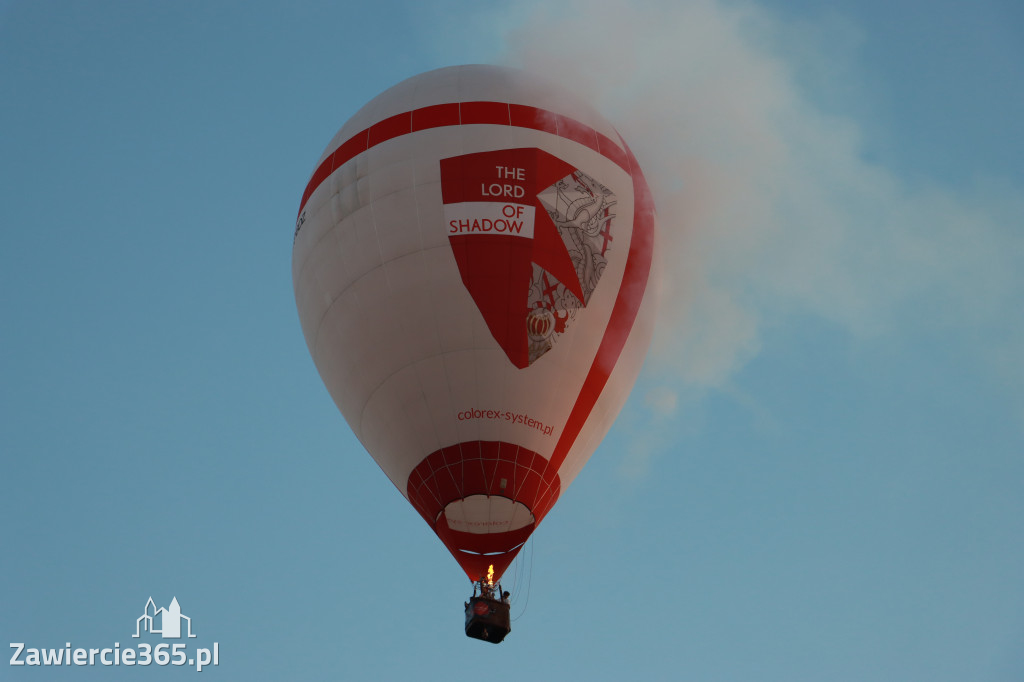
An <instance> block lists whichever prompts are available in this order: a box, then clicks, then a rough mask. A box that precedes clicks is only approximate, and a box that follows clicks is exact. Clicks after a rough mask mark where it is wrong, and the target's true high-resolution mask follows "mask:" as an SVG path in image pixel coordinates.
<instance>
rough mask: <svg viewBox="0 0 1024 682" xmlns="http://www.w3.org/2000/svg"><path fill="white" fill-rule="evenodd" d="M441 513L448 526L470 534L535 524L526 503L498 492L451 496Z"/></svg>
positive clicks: (518, 528) (499, 531)
mask: <svg viewBox="0 0 1024 682" xmlns="http://www.w3.org/2000/svg"><path fill="white" fill-rule="evenodd" d="M441 514H442V515H443V516H444V518H445V520H446V522H447V523H448V527H449V528H450V529H451V530H455V531H459V532H460V533H469V534H471V535H485V534H491V533H504V532H508V531H515V530H520V529H522V528H525V527H526V526H531V525H534V524H535V519H534V518H533V513H532V512H531V511H530V509H529V508H528V507H527V506H526V505H525V504H523V503H522V502H518V501H516V500H512V499H509V498H507V497H503V496H500V495H469V496H468V497H464V498H462V499H459V500H453V501H452V502H449V503H448V504H447V505H445V508H444V510H443V511H442V512H441ZM439 517H440V515H439ZM438 520H440V518H439V519H438Z"/></svg>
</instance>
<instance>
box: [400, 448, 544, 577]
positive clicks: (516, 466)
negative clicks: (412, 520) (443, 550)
mask: <svg viewBox="0 0 1024 682" xmlns="http://www.w3.org/2000/svg"><path fill="white" fill-rule="evenodd" d="M560 491H561V484H560V481H559V478H558V473H557V471H555V470H554V469H552V468H551V467H549V466H548V461H547V459H545V458H544V457H542V456H541V455H538V454H537V453H535V452H533V451H531V450H528V449H526V448H523V447H520V446H518V445H512V444H510V443H503V442H498V441H469V442H466V443H459V444H458V445H453V446H450V447H447V448H442V449H440V450H437V451H435V452H433V453H431V454H430V455H428V456H427V457H426V458H425V459H424V460H423V461H421V462H420V463H419V464H418V465H417V466H416V468H415V469H413V471H412V473H411V474H409V481H408V484H407V494H408V497H409V502H411V503H412V505H413V507H415V508H416V511H418V512H419V513H420V516H422V517H423V519H424V520H425V521H426V522H427V523H428V524H430V527H431V528H433V529H434V532H435V533H437V536H438V537H439V538H440V539H441V541H442V542H443V543H444V544H445V546H446V547H447V548H448V551H450V552H451V553H452V556H454V557H455V560H456V561H458V562H459V565H460V566H462V569H463V570H464V571H465V572H466V575H467V576H469V579H470V580H472V581H477V580H480V579H481V578H483V577H486V575H487V572H488V568H489V567H491V566H493V567H494V578H495V579H498V578H500V577H501V575H502V573H504V572H505V569H507V568H508V566H509V564H511V563H512V560H513V559H514V558H515V557H516V554H518V553H519V550H520V548H521V547H522V545H523V543H525V542H526V540H527V539H528V538H529V537H530V534H531V533H532V532H533V530H534V529H535V528H536V527H537V524H539V523H540V521H541V519H543V518H544V516H545V515H546V514H547V513H548V511H550V509H551V507H552V505H554V503H555V500H557V499H558V495H559V492H560ZM473 495H486V496H489V497H490V496H497V497H504V498H507V499H509V500H512V501H513V502H518V503H520V504H522V505H524V506H525V507H526V508H527V509H529V511H530V513H532V515H533V522H532V523H530V524H528V525H526V526H524V527H522V528H518V529H515V530H508V531H498V532H488V533H470V532H465V531H461V530H456V529H454V528H452V527H451V526H450V524H449V523H448V519H447V518H446V517H445V514H444V510H445V507H447V506H448V505H449V504H450V503H452V502H456V501H458V500H464V499H466V498H468V497H471V496H473Z"/></svg>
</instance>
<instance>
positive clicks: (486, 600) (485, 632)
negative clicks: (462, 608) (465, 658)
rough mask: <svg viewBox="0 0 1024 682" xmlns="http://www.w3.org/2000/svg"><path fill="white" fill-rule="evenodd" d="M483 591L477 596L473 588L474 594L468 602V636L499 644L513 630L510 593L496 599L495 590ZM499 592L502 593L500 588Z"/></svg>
mask: <svg viewBox="0 0 1024 682" xmlns="http://www.w3.org/2000/svg"><path fill="white" fill-rule="evenodd" d="M482 592H483V593H482V594H481V595H480V596H477V595H476V590H473V593H474V594H473V596H472V597H471V598H470V600H469V601H468V602H466V636H467V637H472V638H473V639H481V640H483V641H485V642H490V643H491V644H498V643H499V642H501V640H503V639H505V635H507V634H508V633H509V632H511V631H512V619H511V618H510V617H509V603H508V599H507V595H508V593H507V592H506V593H504V595H506V596H504V597H503V598H502V599H496V598H495V594H494V591H493V590H486V589H485V590H482ZM498 594H499V595H501V594H502V592H501V591H500V588H499V590H498Z"/></svg>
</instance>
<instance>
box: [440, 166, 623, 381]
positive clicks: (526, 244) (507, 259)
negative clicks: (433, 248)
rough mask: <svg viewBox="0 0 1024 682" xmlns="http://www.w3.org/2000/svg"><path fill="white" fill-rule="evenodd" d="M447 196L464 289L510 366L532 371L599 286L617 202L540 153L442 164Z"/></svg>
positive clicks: (587, 178) (605, 190) (610, 194)
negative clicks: (535, 363)
mask: <svg viewBox="0 0 1024 682" xmlns="http://www.w3.org/2000/svg"><path fill="white" fill-rule="evenodd" d="M441 194H442V200H443V202H444V219H445V223H446V226H447V232H448V240H449V243H450V244H451V247H452V252H453V253H454V254H455V260H456V262H457V263H458V266H459V273H460V275H461V277H462V282H463V284H465V286H466V289H467V290H468V291H469V293H470V295H471V296H472V297H473V300H474V301H475V302H476V304H477V308H478V309H479V310H480V313H481V314H482V315H483V317H484V320H485V321H486V323H487V326H488V328H489V329H490V331H491V334H492V335H493V336H494V339H495V340H496V341H497V342H498V344H499V345H500V346H501V347H502V349H503V350H504V351H505V354H506V355H507V356H508V358H509V360H510V361H511V362H512V364H513V365H515V366H516V367H519V368H523V367H528V366H530V365H531V364H533V363H534V362H535V361H536V360H537V359H538V358H540V357H542V356H543V355H544V354H545V353H547V352H548V351H549V350H551V348H552V347H553V346H554V344H555V343H557V341H558V338H559V337H560V336H561V335H562V334H563V333H564V332H565V331H566V329H568V327H569V325H571V323H572V321H573V320H574V319H575V318H576V316H577V315H578V314H579V312H580V311H581V310H583V309H585V308H586V306H587V303H588V302H589V301H590V297H591V295H592V294H593V292H594V290H595V288H596V287H597V284H598V282H599V281H600V279H601V275H602V273H603V272H604V269H605V266H606V265H607V263H608V254H609V252H610V251H611V249H612V244H613V242H614V235H613V222H614V218H615V214H614V212H613V211H614V207H615V203H616V202H615V194H614V193H613V192H612V190H610V189H609V188H608V187H607V186H605V185H604V184H602V183H601V182H599V181H598V180H597V179H595V178H593V177H592V176H590V175H588V174H587V173H585V172H583V171H581V170H580V169H578V168H574V167H573V166H572V165H570V164H568V163H566V162H565V161H562V160H561V159H559V158H557V157H555V156H553V155H551V154H549V153H547V152H544V151H542V150H540V149H535V148H528V149H504V150H499V151H493V152H480V153H476V154H465V155H462V156H456V157H451V158H447V159H442V160H441Z"/></svg>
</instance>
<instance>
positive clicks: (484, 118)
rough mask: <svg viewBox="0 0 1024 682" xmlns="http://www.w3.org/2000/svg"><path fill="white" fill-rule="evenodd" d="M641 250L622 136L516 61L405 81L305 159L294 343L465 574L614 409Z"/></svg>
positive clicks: (502, 539)
mask: <svg viewBox="0 0 1024 682" xmlns="http://www.w3.org/2000/svg"><path fill="white" fill-rule="evenodd" d="M654 249H655V218H654V206H653V202H652V200H651V195H650V191H649V190H648V187H647V184H646V181H645V180H644V176H643V174H642V173H641V171H640V168H639V167H638V166H637V164H636V160H635V159H634V158H633V155H632V153H631V152H630V150H629V148H628V147H627V146H626V143H625V142H624V141H623V140H622V139H621V137H620V136H619V135H618V133H617V132H616V131H615V129H614V128H613V127H612V126H611V125H610V124H609V123H608V122H606V121H605V120H604V119H603V118H601V117H600V116H599V115H598V114H597V113H595V112H594V111H593V110H591V109H590V107H588V106H587V105H585V104H583V103H581V102H580V101H578V100H576V99H574V98H573V97H571V96H569V95H567V94H566V93H565V92H564V91H563V89H562V88H561V87H559V85H558V84H557V83H549V82H546V81H544V80H542V79H539V78H537V77H535V76H531V75H529V74H526V73H524V72H520V71H517V70H513V69H507V68H502V67H495V66H480V65H475V66H457V67H450V68H444V69H439V70H436V71H430V72H428V73H424V74H421V75H419V76H415V77H413V78H410V79H408V80H406V81H404V82H402V83H399V84H398V85H396V86H394V87H393V88H391V89H389V90H387V91H385V92H384V93H382V94H381V95H379V96H378V97H376V98H375V99H373V100H372V101H371V102H369V103H368V104H367V105H366V106H365V107H363V108H362V109H361V110H360V111H359V112H358V113H356V115H355V116H353V117H352V118H351V119H350V120H349V121H348V122H347V123H346V124H345V125H344V126H343V127H342V128H341V130H340V131H339V132H338V133H337V135H335V137H334V139H333V140H331V143H330V144H329V145H328V146H327V149H326V150H325V151H324V153H323V155H322V156H321V159H320V161H319V162H318V164H317V167H316V170H315V171H314V172H313V175H312V177H311V179H310V180H309V183H308V185H307V187H306V190H305V192H304V194H303V196H302V201H301V203H300V207H299V214H298V219H297V221H296V226H295V241H294V247H293V254H292V273H293V280H294V286H295V299H296V303H297V305H298V310H299V318H300V320H301V322H302V329H303V333H304V334H305V337H306V342H307V344H308V346H309V350H310V353H311V354H312V356H313V360H314V362H315V363H316V366H317V369H318V370H319V372H320V376H321V377H322V378H323V381H324V384H325V385H326V386H327V389H328V391H329V392H330V394H331V396H332V397H333V398H334V401H335V403H336V404H337V405H338V408H339V409H340V410H341V412H342V414H343V415H344V416H345V419H346V420H347V421H348V423H349V425H350V426H351V427H352V430H353V431H354V432H355V434H356V435H357V436H358V437H359V439H360V441H361V442H362V443H363V445H364V446H365V447H366V449H367V450H368V451H369V452H370V454H371V455H372V456H373V458H374V459H375V460H376V462H377V463H378V464H379V465H380V467H381V469H383V470H384V473H385V474H387V476H388V477H389V478H390V479H391V481H392V482H393V483H394V484H395V486H396V487H397V488H398V490H399V491H400V492H401V493H402V494H403V495H404V496H405V497H406V498H407V499H408V500H409V502H410V503H412V505H413V507H414V508H415V509H416V511H418V512H419V513H420V515H421V516H422V517H423V519H424V520H425V521H426V522H427V524H429V525H430V527H431V528H432V529H433V530H434V532H435V533H437V535H438V537H439V538H440V539H441V540H442V541H443V542H444V544H445V545H446V546H447V548H448V549H449V551H451V553H452V555H453V556H454V557H455V558H456V560H457V561H458V562H459V564H460V565H461V566H462V568H463V569H464V570H465V572H466V574H467V575H468V576H469V578H470V579H471V580H473V581H477V580H480V579H481V578H483V577H485V576H486V575H487V572H488V569H489V568H490V567H493V577H494V578H495V579H497V578H499V577H500V576H501V574H502V573H503V572H504V571H505V569H506V568H507V567H508V565H509V564H510V563H511V561H512V559H513V558H514V557H515V555H516V553H517V552H518V551H519V549H520V548H521V547H522V545H523V543H524V542H526V540H527V538H528V537H529V536H530V534H531V533H532V532H533V530H534V529H535V528H536V527H537V524H539V523H540V522H541V520H542V519H543V518H544V516H545V514H547V513H548V511H549V510H550V509H551V507H552V505H553V504H554V503H555V501H556V500H557V499H558V497H559V495H560V494H561V492H562V491H563V490H564V489H565V488H566V487H567V486H568V485H569V483H570V482H571V481H572V480H573V478H575V477H576V475H577V474H578V473H579V471H580V469H581V468H582V467H583V465H584V464H585V463H586V461H587V459H588V458H589V457H590V454H591V453H592V452H593V451H594V449H595V448H596V447H597V445H598V443H600V441H601V439H602V438H603V437H604V435H605V433H606V432H607V431H608V429H609V427H610V426H611V424H612V421H613V420H614V419H615V416H616V415H617V414H618V412H619V410H620V409H621V407H622V405H623V403H624V402H625V400H626V396H627V395H628V393H629V390H630V389H631V388H632V385H633V383H634V381H635V380H636V376H637V374H638V372H639V370H640V366H641V364H642V362H643V357H644V355H645V354H646V351H647V347H648V345H649V343H650V336H651V331H652V327H653V321H654V313H655V304H654V301H653V293H654V292H653V289H654V286H653V285H652V260H653V256H654Z"/></svg>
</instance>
